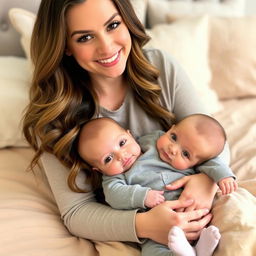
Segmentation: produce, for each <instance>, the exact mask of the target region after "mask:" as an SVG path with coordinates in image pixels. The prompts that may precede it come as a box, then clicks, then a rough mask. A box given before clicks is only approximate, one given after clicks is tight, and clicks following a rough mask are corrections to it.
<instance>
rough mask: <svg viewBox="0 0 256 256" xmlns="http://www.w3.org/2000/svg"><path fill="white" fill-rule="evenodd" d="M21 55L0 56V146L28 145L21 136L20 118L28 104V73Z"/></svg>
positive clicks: (25, 62)
mask: <svg viewBox="0 0 256 256" xmlns="http://www.w3.org/2000/svg"><path fill="white" fill-rule="evenodd" d="M28 67H29V65H28V61H27V60H26V59H25V58H21V57H7V56H1V57H0V91H1V94H0V113H1V122H0V148H3V147H8V146H28V144H27V142H26V141H25V139H24V137H23V136H22V128H21V118H22V116H23V110H24V108H25V107H26V105H27V104H28V94H29V86H30V73H29V71H28V69H29V68H28Z"/></svg>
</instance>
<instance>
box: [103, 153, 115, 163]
mask: <svg viewBox="0 0 256 256" xmlns="http://www.w3.org/2000/svg"><path fill="white" fill-rule="evenodd" d="M112 159H113V156H111V155H110V156H107V157H106V158H105V159H104V164H107V163H109V162H111V160H112Z"/></svg>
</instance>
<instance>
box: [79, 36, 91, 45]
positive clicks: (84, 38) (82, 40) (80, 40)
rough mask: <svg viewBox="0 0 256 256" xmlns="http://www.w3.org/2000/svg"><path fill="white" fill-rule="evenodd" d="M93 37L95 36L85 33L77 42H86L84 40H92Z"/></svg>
mask: <svg viewBox="0 0 256 256" xmlns="http://www.w3.org/2000/svg"><path fill="white" fill-rule="evenodd" d="M92 38H93V36H91V35H83V36H81V37H79V38H78V39H77V42H78V43H84V42H87V41H89V40H91V39H92Z"/></svg>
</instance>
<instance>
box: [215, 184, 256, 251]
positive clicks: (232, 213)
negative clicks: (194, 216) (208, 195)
mask: <svg viewBox="0 0 256 256" xmlns="http://www.w3.org/2000/svg"><path fill="white" fill-rule="evenodd" d="M251 182H253V183H254V188H255V187H256V180H252V181H251ZM249 185H250V184H249ZM243 187H246V186H245V184H243ZM234 205H235V206H236V207H234ZM212 213H213V219H212V222H211V223H212V224H213V225H215V226H217V227H218V228H219V230H220V233H221V239H220V243H219V245H218V247H217V249H216V251H215V252H214V254H213V255H214V256H223V255H256V229H255V227H256V218H255V216H256V198H255V196H253V195H252V194H251V193H249V192H248V191H247V190H246V189H244V188H242V187H240V188H238V190H237V191H236V192H233V193H232V194H229V195H226V196H222V195H219V196H217V200H216V201H215V203H214V204H213V208H212ZM223 219H225V220H226V221H225V222H224V221H223Z"/></svg>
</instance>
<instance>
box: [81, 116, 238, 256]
mask: <svg viewBox="0 0 256 256" xmlns="http://www.w3.org/2000/svg"><path fill="white" fill-rule="evenodd" d="M225 141H226V135H225V132H224V130H223V128H222V127H221V125H220V124H219V123H218V122H217V121H216V120H215V119H213V118H211V117H209V116H207V115H202V114H195V115H191V116H188V117H186V118H184V119H183V120H181V121H180V122H178V123H177V124H174V125H172V126H171V128H170V129H169V130H168V131H167V132H166V133H164V132H162V131H155V132H153V133H151V134H148V135H145V136H142V137H140V138H139V139H138V142H136V140H135V139H134V138H133V136H132V135H131V133H130V132H129V131H127V130H125V129H123V128H122V127H121V126H120V125H119V124H117V123H116V122H115V121H113V120H112V119H109V118H99V119H94V120H91V121H89V122H88V123H87V124H85V125H84V126H83V127H82V129H81V132H80V136H79V141H78V152H79V154H80V156H81V158H82V159H84V160H85V161H86V162H87V163H88V164H89V165H90V166H91V169H92V171H99V172H101V173H102V174H103V183H102V186H103V190H104V194H105V199H106V201H107V202H108V203H109V204H110V205H111V207H113V208H116V209H133V208H142V209H146V208H152V207H154V206H156V205H158V204H160V203H162V202H164V201H165V200H175V199H178V197H179V195H180V193H181V192H182V190H181V189H178V190H175V191H166V190H165V186H166V185H168V184H170V183H171V182H173V181H175V180H177V179H179V178H181V177H183V176H184V175H192V174H195V173H196V172H199V171H201V172H204V173H206V174H207V175H209V176H210V177H211V178H212V179H214V180H215V181H216V183H217V184H218V185H219V187H220V189H221V191H222V193H223V194H227V193H231V192H233V191H235V190H236V188H237V183H236V181H235V176H234V174H233V173H232V171H231V170H230V168H228V167H227V166H225V165H222V166H218V165H217V162H218V161H216V166H214V168H213V166H208V165H207V160H209V159H212V158H215V157H216V156H217V155H219V154H220V153H221V152H222V150H223V148H224V145H225ZM142 152H143V153H142ZM223 166H224V167H225V168H223ZM219 239H220V234H219V231H218V228H217V227H214V226H210V227H208V228H206V229H204V230H203V231H202V232H201V235H200V239H199V241H198V242H197V244H196V246H195V247H192V246H191V245H190V243H189V242H188V241H187V239H186V237H185V235H184V232H183V231H182V230H181V229H180V228H179V227H173V228H172V229H171V230H170V232H169V236H168V240H169V243H168V246H169V248H170V249H171V251H172V252H174V253H176V255H179V256H189V255H198V256H208V255H212V253H213V251H214V249H215V247H216V246H217V244H218V241H219ZM148 248H150V252H151V255H156V253H155V252H157V255H171V253H170V251H169V250H168V248H167V247H165V246H163V245H159V244H157V243H155V242H154V241H151V240H148V241H147V242H145V243H144V244H143V245H142V255H143V252H145V251H147V252H148V251H149V249H148ZM159 250H162V251H163V253H162V254H161V253H160V254H159ZM167 251H168V252H167ZM145 255H147V256H148V253H147V254H145Z"/></svg>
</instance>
